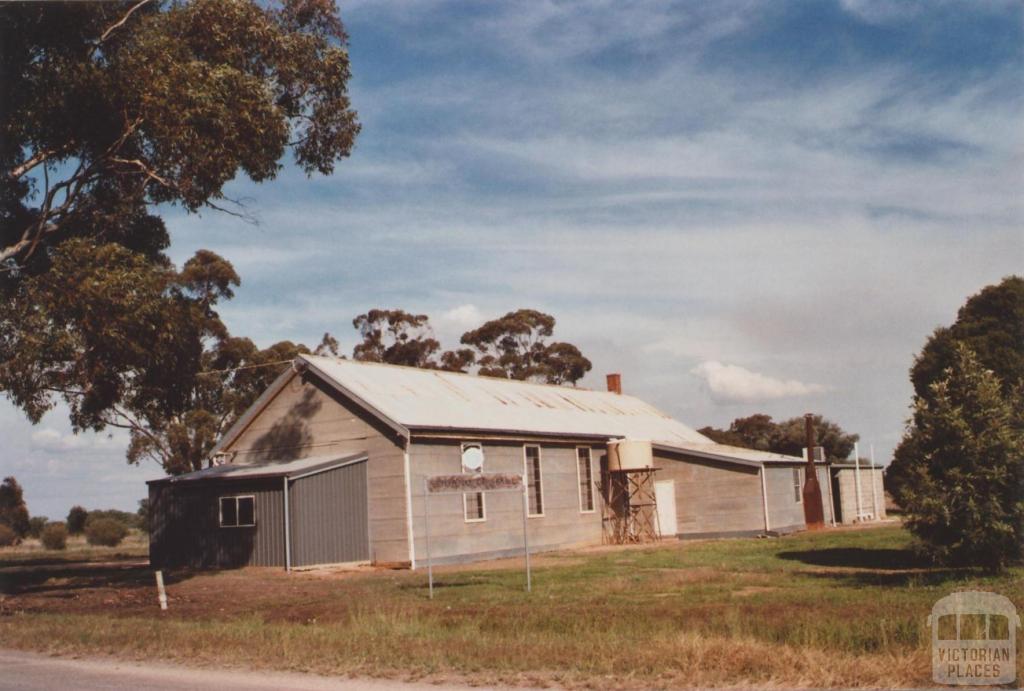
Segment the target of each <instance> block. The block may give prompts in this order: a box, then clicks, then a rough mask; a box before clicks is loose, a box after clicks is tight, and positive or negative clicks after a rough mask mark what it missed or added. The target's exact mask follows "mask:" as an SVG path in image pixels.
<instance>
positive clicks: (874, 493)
mask: <svg viewBox="0 0 1024 691" xmlns="http://www.w3.org/2000/svg"><path fill="white" fill-rule="evenodd" d="M868 448H869V449H870V450H871V510H872V511H874V512H875V520H876V521H877V520H878V517H879V514H878V489H876V488H875V485H876V484H877V483H878V476H877V475H876V473H877V472H878V468H877V467H876V466H875V445H874V444H872V445H871V446H869V447H868Z"/></svg>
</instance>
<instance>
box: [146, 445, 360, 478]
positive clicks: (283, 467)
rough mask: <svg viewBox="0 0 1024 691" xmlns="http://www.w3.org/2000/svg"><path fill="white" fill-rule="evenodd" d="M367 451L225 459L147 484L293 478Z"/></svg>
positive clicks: (356, 457)
mask: <svg viewBox="0 0 1024 691" xmlns="http://www.w3.org/2000/svg"><path fill="white" fill-rule="evenodd" d="M365 458H366V452H365V451H364V452H361V453H357V454H346V455H344V456H310V457H308V458H300V459H298V460H295V461H281V462H277V463H274V462H270V463H259V464H254V465H242V464H237V465H236V464H233V463H228V464H225V465H215V466H213V467H211V468H203V469H202V470H196V471H194V472H191V473H184V474H182V475H171V476H169V477H165V478H161V479H159V480H150V481H149V483H147V484H154V483H158V482H160V483H163V482H167V483H172V484H174V483H178V482H193V481H195V480H255V479H259V478H266V477H289V478H294V477H297V476H301V475H308V474H312V473H316V472H319V471H322V470H327V469H329V468H334V467H337V466H339V465H344V464H346V463H352V462H355V461H359V460H363V459H365Z"/></svg>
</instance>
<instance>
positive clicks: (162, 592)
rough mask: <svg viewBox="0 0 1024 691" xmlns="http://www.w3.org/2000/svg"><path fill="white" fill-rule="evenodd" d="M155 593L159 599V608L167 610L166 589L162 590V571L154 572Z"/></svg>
mask: <svg viewBox="0 0 1024 691" xmlns="http://www.w3.org/2000/svg"><path fill="white" fill-rule="evenodd" d="M156 593H157V598H158V599H159V600H160V610H161V611H164V612H166V611H167V591H166V590H164V572H163V571H157V572H156Z"/></svg>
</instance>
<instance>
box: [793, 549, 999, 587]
mask: <svg viewBox="0 0 1024 691" xmlns="http://www.w3.org/2000/svg"><path fill="white" fill-rule="evenodd" d="M779 558H780V559H786V560H789V561H798V562H801V563H803V564H807V565H809V566H825V567H833V568H843V569H855V570H846V571H833V572H820V571H819V572H814V573H810V574H807V575H810V576H812V577H814V578H824V579H831V580H834V581H841V582H844V583H848V584H852V585H875V586H904V585H909V584H914V585H922V586H924V585H941V584H943V583H946V582H949V581H957V580H966V579H970V578H974V577H977V576H979V575H982V573H981V572H980V571H979V570H977V569H970V568H938V567H935V566H934V565H933V564H931V563H930V562H929V561H927V560H926V559H925V558H923V557H921V556H920V555H917V554H915V553H914V552H913V551H912V550H909V549H882V548H880V549H870V548H862V547H834V548H830V549H814V550H802V551H792V552H780V553H779Z"/></svg>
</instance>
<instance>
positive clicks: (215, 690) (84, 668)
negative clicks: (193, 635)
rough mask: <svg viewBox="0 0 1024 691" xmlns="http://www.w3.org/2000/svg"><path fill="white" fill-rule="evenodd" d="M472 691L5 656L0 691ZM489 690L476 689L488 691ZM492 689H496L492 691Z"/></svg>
mask: <svg viewBox="0 0 1024 691" xmlns="http://www.w3.org/2000/svg"><path fill="white" fill-rule="evenodd" d="M444 688H450V689H468V688H469V687H464V686H443V685H441V686H439V685H437V684H427V683H401V682H397V681H388V680H377V679H346V678H344V677H320V676H315V675H312V674H296V673H290V672H246V671H234V670H213V669H196V668H190V667H180V666H176V665H167V664H163V663H137V662H120V661H117V660H104V659H92V660H77V659H70V658H60V657H51V656H48V655H41V654H39V653H25V652H20V651H13V650H0V689H2V690H3V691H7V690H8V689H18V691H50V690H54V691H56V690H58V689H59V690H60V691H65V689H75V690H76V691H77V690H81V691H92V690H93V689H104V690H105V691H106V690H111V691H122V690H123V691H138V690H139V689H155V690H157V691H162V690H164V689H166V690H167V691H171V690H172V689H173V690H174V691H183V690H184V689H189V690H195V691H207V690H209V691H236V690H238V691H241V690H242V689H282V690H283V689H295V690H296V691H325V690H326V689H332V690H335V691H385V690H386V689H399V690H400V691H437V690H438V689H444ZM486 688H487V687H479V686H478V687H473V691H485V689H486ZM491 688H493V687H491Z"/></svg>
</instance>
